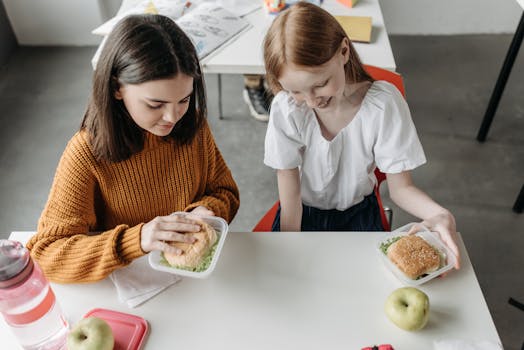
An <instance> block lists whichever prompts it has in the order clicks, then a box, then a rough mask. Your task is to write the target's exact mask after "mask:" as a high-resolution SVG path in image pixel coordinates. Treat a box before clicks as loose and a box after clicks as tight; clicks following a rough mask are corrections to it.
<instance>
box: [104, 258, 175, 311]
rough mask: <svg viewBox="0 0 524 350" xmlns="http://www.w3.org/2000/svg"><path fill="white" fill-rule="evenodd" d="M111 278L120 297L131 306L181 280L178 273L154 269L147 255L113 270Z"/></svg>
mask: <svg viewBox="0 0 524 350" xmlns="http://www.w3.org/2000/svg"><path fill="white" fill-rule="evenodd" d="M109 278H111V280H112V281H113V283H114V284H115V287H116V290H117V293H118V299H119V300H120V301H121V302H123V303H126V304H127V306H129V307H131V308H133V307H136V306H138V305H140V304H142V303H143V302H145V301H146V300H149V299H151V298H152V297H154V296H155V295H157V294H158V293H160V292H161V291H163V290H164V289H166V288H167V287H169V286H171V285H172V284H175V283H176V282H178V281H179V280H181V278H180V277H179V276H177V275H173V274H171V273H166V272H162V271H156V270H153V269H152V268H151V266H149V263H148V261H147V255H145V256H143V257H141V258H138V259H135V260H134V261H133V262H132V263H131V264H129V265H128V266H126V267H124V268H121V269H118V270H115V271H113V273H111V275H109Z"/></svg>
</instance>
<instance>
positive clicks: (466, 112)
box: [0, 35, 524, 350]
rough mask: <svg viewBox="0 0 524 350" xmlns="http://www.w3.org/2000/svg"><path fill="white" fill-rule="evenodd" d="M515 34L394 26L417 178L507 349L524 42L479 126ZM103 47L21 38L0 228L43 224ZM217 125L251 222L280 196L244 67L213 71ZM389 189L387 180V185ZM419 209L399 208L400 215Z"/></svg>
mask: <svg viewBox="0 0 524 350" xmlns="http://www.w3.org/2000/svg"><path fill="white" fill-rule="evenodd" d="M510 39H511V37H510V36H508V35H478V36H452V37H447V36H446V37H438V36H437V37H417V36H415V37H406V36H392V37H391V43H392V47H393V52H394V54H395V58H396V62H397V66H398V71H399V72H401V73H402V74H403V76H404V78H405V84H406V89H407V99H408V102H409V104H410V106H411V109H412V113H413V118H414V120H415V124H416V126H417V129H418V131H419V135H420V138H421V141H422V144H423V146H424V148H425V151H426V155H427V158H428V160H429V162H428V164H427V165H425V166H423V167H421V168H420V169H417V170H416V171H415V172H414V174H413V176H414V179H415V181H416V183H417V184H418V185H419V186H420V187H421V188H423V189H424V190H426V191H427V192H428V193H429V194H430V195H431V196H433V197H434V198H435V199H436V200H437V201H439V202H440V203H442V204H443V205H444V206H446V207H448V208H449V209H451V210H452V212H453V213H454V214H455V216H456V218H457V223H458V229H459V231H461V232H462V235H463V238H464V241H465V243H466V246H467V249H468V252H469V255H470V258H471V260H472V262H473V265H474V268H475V270H476V272H477V276H478V279H479V282H480V285H481V287H482V290H483V292H484V295H485V297H486V300H487V303H488V306H489V309H490V311H491V313H492V315H493V319H494V322H495V324H496V326H497V329H498V331H499V334H500V336H501V338H502V341H503V343H504V347H505V349H510V350H516V349H520V347H521V344H522V342H523V341H524V312H521V311H519V310H518V309H516V308H515V307H512V306H510V305H509V304H508V303H507V300H508V297H510V296H512V297H514V298H516V299H518V300H520V301H522V302H524V278H523V273H522V271H523V270H524V253H523V250H524V215H522V214H521V215H517V214H514V213H513V212H512V211H511V206H512V205H513V203H514V201H515V198H516V196H517V193H518V191H519V190H520V187H521V186H522V184H523V182H524V176H523V174H524V99H523V98H522V96H524V79H523V78H524V54H523V53H522V52H521V54H520V56H519V58H518V59H517V62H516V64H515V67H514V70H513V72H512V75H511V78H510V80H509V82H508V85H507V88H506V91H505V94H504V96H503V98H502V100H501V104H500V107H499V110H498V113H497V115H496V118H495V121H494V123H493V126H492V128H491V130H490V133H489V135H488V141H487V142H486V143H484V144H479V143H477V142H476V141H475V136H476V133H477V130H478V127H479V125H480V121H481V119H482V116H483V113H484V110H485V108H486V105H487V101H488V99H489V96H490V94H491V91H492V88H493V85H494V82H495V79H496V77H497V75H498V72H499V69H500V66H501V63H502V60H503V58H504V55H505V52H506V49H507V47H508V45H509V42H510ZM94 52H95V48H94V47H87V48H19V49H18V50H17V52H16V53H15V54H14V55H13V56H12V57H11V59H10V60H9V62H8V64H7V65H6V66H4V67H2V68H1V69H0V107H1V111H2V112H1V114H0V160H1V162H0V173H1V174H2V176H1V179H0V193H2V196H1V197H0V209H1V210H0V238H4V237H7V236H8V234H9V232H11V231H14V230H34V229H35V227H36V222H37V220H38V217H39V215H40V212H41V210H42V208H43V206H44V204H45V201H46V198H47V195H48V190H49V187H50V184H51V181H52V178H53V175H54V171H55V167H56V165H57V162H58V159H59V157H60V155H61V152H62V150H63V148H64V146H65V144H66V142H67V140H68V139H69V137H70V136H71V135H72V134H73V132H74V131H75V130H76V129H77V128H78V125H79V123H80V120H81V118H82V115H83V112H84V108H85V105H86V97H87V92H88V89H89V87H90V83H91V82H90V79H91V68H90V59H91V57H92V55H93V53H94ZM206 79H207V87H208V95H209V105H210V108H209V109H210V116H209V119H210V121H211V124H212V128H213V131H214V133H215V137H216V139H217V141H218V144H219V146H220V148H221V150H222V152H223V154H224V157H225V158H226V161H227V162H228V164H229V166H230V167H231V169H232V171H233V174H234V176H235V179H236V181H237V182H238V185H239V187H240V191H241V209H240V211H239V213H238V215H237V217H236V218H235V220H234V221H233V223H232V225H231V230H233V231H249V230H251V228H252V227H253V225H254V224H255V223H256V222H257V219H258V218H259V217H261V216H262V214H263V213H264V212H265V210H266V209H267V208H269V206H270V205H271V204H272V203H273V202H274V201H275V200H276V198H277V192H276V181H275V176H274V174H273V172H272V171H271V170H270V169H268V168H266V167H265V166H264V165H263V163H262V154H263V138H264V133H265V129H266V124H264V123H261V122H257V121H256V120H254V119H253V118H251V117H249V114H248V109H247V107H246V106H245V105H244V103H243V101H242V97H241V89H242V77H241V76H236V75H231V76H225V77H224V78H223V83H224V85H225V91H224V113H225V119H223V120H218V119H217V118H216V115H217V90H216V87H217V79H216V76H215V75H209V76H207V77H206ZM384 196H386V199H387V192H384ZM413 220H414V219H413V218H412V217H410V216H409V215H407V214H404V213H402V212H401V211H400V210H399V209H395V217H394V224H395V226H397V227H398V226H400V225H403V224H405V223H407V222H410V221H413Z"/></svg>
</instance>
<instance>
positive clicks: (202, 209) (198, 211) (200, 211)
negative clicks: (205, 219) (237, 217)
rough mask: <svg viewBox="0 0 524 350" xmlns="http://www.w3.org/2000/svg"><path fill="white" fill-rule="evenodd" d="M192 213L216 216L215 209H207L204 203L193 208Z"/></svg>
mask: <svg viewBox="0 0 524 350" xmlns="http://www.w3.org/2000/svg"><path fill="white" fill-rule="evenodd" d="M190 213H191V214H195V215H198V216H215V213H213V211H211V210H209V209H207V208H206V207H204V206H202V205H201V206H199V207H196V208H195V209H193V210H191V211H190Z"/></svg>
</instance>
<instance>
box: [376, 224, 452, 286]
mask: <svg viewBox="0 0 524 350" xmlns="http://www.w3.org/2000/svg"><path fill="white" fill-rule="evenodd" d="M413 225H415V223H409V224H407V225H405V226H402V227H400V228H398V229H396V230H395V231H392V232H388V233H387V234H385V235H383V236H382V237H380V239H379V241H378V242H377V245H376V248H377V252H378V254H379V256H380V258H381V259H382V261H383V262H384V264H385V265H386V267H387V268H388V269H389V270H390V271H391V272H392V273H393V274H394V275H395V276H396V277H397V278H398V279H399V280H400V281H401V282H403V283H405V284H407V285H410V286H418V285H421V284H423V283H426V282H428V281H430V280H432V279H433V278H435V277H437V276H440V275H441V274H442V273H444V272H446V271H449V270H451V269H452V268H453V266H454V265H455V262H456V257H455V254H453V252H452V251H451V250H450V249H449V248H448V246H447V245H446V244H445V243H444V242H442V241H441V240H440V238H439V236H438V234H437V233H434V232H431V231H429V230H428V229H425V230H421V231H419V232H417V233H415V235H417V236H419V237H421V238H423V239H424V240H425V241H426V242H428V243H429V244H430V245H431V246H433V248H435V249H437V250H438V251H439V253H440V255H441V256H442V257H443V260H444V261H445V264H444V265H443V266H441V267H440V268H439V269H438V270H436V271H433V272H431V273H429V274H427V275H425V276H424V277H421V278H418V279H416V280H414V279H411V278H410V277H408V276H406V275H405V274H404V273H403V272H402V271H401V270H400V269H399V268H398V267H397V266H396V265H395V264H394V263H393V262H391V260H389V258H388V257H387V255H386V254H384V253H383V252H382V250H381V249H380V246H381V244H382V243H387V242H388V240H390V239H392V238H395V237H400V236H407V233H408V231H409V229H410V228H411V226H413Z"/></svg>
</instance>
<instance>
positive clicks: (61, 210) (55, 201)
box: [27, 134, 144, 283]
mask: <svg viewBox="0 0 524 350" xmlns="http://www.w3.org/2000/svg"><path fill="white" fill-rule="evenodd" d="M96 171H97V170H96V161H95V158H94V156H93V154H92V153H91V151H90V149H89V147H88V145H87V142H86V140H85V139H84V138H83V137H82V135H80V134H77V135H75V137H73V139H71V141H70V142H69V143H68V145H67V147H66V150H65V151H64V153H63V155H62V158H61V159H60V162H59V164H58V167H57V170H56V174H55V178H54V180H53V185H52V186H51V191H50V194H49V198H48V201H47V204H46V206H45V208H44V211H43V213H42V215H41V217H40V220H39V222H38V229H37V234H36V235H35V236H33V237H32V238H31V239H30V241H29V242H28V244H27V246H28V248H29V249H30V250H31V254H32V256H33V258H35V259H36V260H37V261H38V263H39V265H40V266H41V267H42V269H43V270H44V273H45V274H46V276H47V277H48V278H49V279H50V280H51V281H54V282H61V283H66V282H91V281H97V280H100V279H103V278H104V277H106V276H107V275H109V274H110V273H111V272H112V271H113V270H115V269H117V268H119V267H123V266H125V265H127V264H129V263H130V262H131V261H132V260H133V259H134V258H137V257H140V256H142V255H144V252H143V251H142V249H141V248H140V230H141V226H142V225H141V224H139V225H134V226H133V227H130V226H128V225H125V224H121V225H118V226H116V227H114V228H112V229H109V230H105V231H104V232H100V233H99V234H92V231H94V229H96V227H97V213H96V207H95V197H96V196H97V192H98V184H97V178H96V176H95V175H96Z"/></svg>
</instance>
